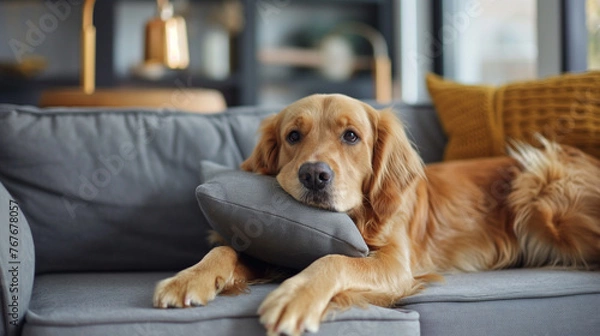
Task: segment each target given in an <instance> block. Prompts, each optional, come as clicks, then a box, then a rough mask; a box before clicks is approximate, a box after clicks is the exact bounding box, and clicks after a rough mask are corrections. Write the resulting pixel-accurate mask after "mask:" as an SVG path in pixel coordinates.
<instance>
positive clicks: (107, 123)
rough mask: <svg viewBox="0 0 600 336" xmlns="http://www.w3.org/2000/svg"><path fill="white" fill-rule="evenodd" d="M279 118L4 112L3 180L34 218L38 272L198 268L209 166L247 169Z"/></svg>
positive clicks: (0, 119)
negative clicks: (202, 168) (270, 121)
mask: <svg viewBox="0 0 600 336" xmlns="http://www.w3.org/2000/svg"><path fill="white" fill-rule="evenodd" d="M273 112H275V111H274V110H260V109H255V110H253V111H250V112H248V111H243V112H231V113H227V114H215V115H200V114H191V113H177V112H168V111H145V110H98V109H96V110H94V109H37V108H31V107H19V106H10V105H3V106H0V179H1V182H2V183H3V184H4V185H5V186H6V189H7V190H8V191H9V192H10V193H11V194H12V195H13V196H14V197H15V199H16V200H17V201H18V202H19V205H20V206H21V209H22V210H23V212H24V214H25V215H26V216H27V219H28V220H29V224H30V227H31V231H32V233H33V238H34V242H35V248H36V271H37V272H38V273H43V272H51V271H77V270H78V271H84V270H129V271H134V270H177V269H181V268H183V267H187V266H189V265H191V264H193V263H196V262H197V261H198V260H200V258H201V257H202V256H203V254H204V253H205V252H206V251H207V250H208V248H209V246H208V243H207V242H206V239H205V237H206V235H207V229H208V228H209V226H208V223H207V222H206V219H204V217H203V216H202V213H201V212H200V209H199V208H198V204H197V202H196V198H195V197H194V189H195V188H196V186H197V185H198V184H200V183H201V182H202V181H201V180H200V177H199V173H198V166H199V163H200V161H201V160H212V161H215V162H218V163H221V164H224V165H227V166H229V167H237V166H238V165H239V164H240V163H241V162H242V160H243V159H244V157H246V156H247V155H249V154H250V152H251V151H252V148H253V144H254V141H255V137H256V129H257V128H258V125H259V123H260V121H261V120H262V118H263V117H264V116H265V115H268V114H270V113H273Z"/></svg>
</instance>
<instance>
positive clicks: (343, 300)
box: [154, 95, 600, 335]
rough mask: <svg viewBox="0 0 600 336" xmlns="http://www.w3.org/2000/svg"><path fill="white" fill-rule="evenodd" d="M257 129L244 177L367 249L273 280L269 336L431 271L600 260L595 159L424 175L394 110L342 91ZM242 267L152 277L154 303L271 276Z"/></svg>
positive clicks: (520, 162)
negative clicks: (309, 171)
mask: <svg viewBox="0 0 600 336" xmlns="http://www.w3.org/2000/svg"><path fill="white" fill-rule="evenodd" d="M292 133H293V134H292ZM261 134H262V136H261V138H260V140H259V143H258V145H257V146H256V148H255V150H254V152H253V153H252V155H251V156H250V158H248V160H246V161H245V162H244V163H243V164H242V168H243V169H245V170H249V171H254V172H258V173H261V174H269V175H275V176H277V180H278V181H279V183H280V184H281V185H282V187H283V188H284V189H285V190H286V191H287V192H288V193H290V194H291V195H292V196H294V197H295V198H296V199H298V200H299V201H302V202H305V203H308V204H311V205H314V206H318V207H323V208H327V209H331V210H335V211H345V212H347V213H348V214H349V215H350V217H351V218H352V219H353V220H354V222H355V223H356V226H357V227H358V229H359V230H360V232H361V234H362V236H363V237H364V239H365V241H366V242H367V244H368V246H369V248H370V250H371V252H370V254H369V256H368V257H366V258H349V257H345V256H341V255H329V256H326V257H323V258H321V259H319V260H317V261H315V262H314V263H313V264H311V265H310V266H309V267H307V268H306V269H304V270H302V271H301V272H300V273H299V274H297V275H295V276H293V277H291V278H289V279H287V280H286V281H284V282H283V283H282V284H281V285H280V286H279V288H277V289H276V290H275V291H273V292H272V293H271V294H269V295H268V296H267V298H266V299H265V300H264V302H263V303H262V305H261V306H260V308H259V314H260V321H261V322H262V323H263V324H264V325H265V327H266V329H267V332H268V333H269V334H273V335H276V334H279V333H286V334H289V335H297V334H301V333H302V332H304V331H316V330H317V329H318V327H319V323H320V321H321V319H322V318H323V316H324V315H325V314H326V312H327V310H328V309H330V308H346V307H348V306H350V305H355V304H358V305H364V304H366V303H372V304H378V305H391V304H394V302H397V301H398V299H400V298H402V297H404V296H406V295H411V294H413V293H415V292H416V291H418V290H419V289H420V288H422V287H423V285H424V284H426V283H427V282H429V281H432V280H435V279H437V278H438V277H439V276H438V274H440V273H446V272H456V271H466V272H475V271H482V270H490V269H499V268H507V267H539V266H564V267H577V268H591V267H597V266H598V264H600V161H598V160H597V159H595V158H592V157H591V156H588V155H586V154H584V153H582V152H581V151H579V150H577V149H574V148H571V147H567V146H561V145H558V144H555V143H552V142H549V141H547V140H545V139H540V142H541V144H542V145H543V146H542V147H543V148H541V149H538V148H534V147H532V146H529V145H525V144H522V143H514V144H512V150H511V155H510V156H509V157H498V158H486V159H474V160H467V161H455V162H447V163H438V164H432V165H429V166H424V165H423V163H422V161H421V159H420V158H419V156H418V154H417V152H416V151H415V150H414V149H413V148H412V146H411V144H410V143H409V141H408V139H407V137H406V134H405V132H404V128H403V126H402V124H401V122H400V121H399V120H398V119H397V118H396V117H395V115H394V114H393V113H392V112H390V111H381V112H380V111H377V110H375V109H373V108H372V107H370V106H369V105H367V104H364V103H362V102H359V101H357V100H354V99H351V98H349V97H345V96H342V95H314V96H310V97H307V98H304V99H302V100H299V101H298V102H296V103H294V104H292V105H290V106H288V107H287V108H285V109H284V110H283V111H282V112H281V113H279V114H277V115H275V116H272V117H270V118H268V119H266V120H265V122H264V123H263V126H262V128H261ZM354 136H356V137H357V138H356V139H357V140H356V141H355V137H354ZM307 162H322V163H325V164H326V165H327V166H328V167H330V168H331V171H332V174H331V175H332V176H329V175H328V176H327V178H330V181H329V182H328V183H330V184H329V185H328V186H327V187H326V188H324V189H323V190H320V191H319V196H318V197H317V196H315V194H316V193H317V192H316V191H314V192H313V191H311V190H308V189H307V188H306V187H305V185H303V182H302V181H301V179H300V178H299V169H300V168H301V166H302V165H303V164H305V163H307ZM307 248H310V247H307ZM244 258H245V257H243V256H242V255H239V254H237V253H236V252H235V251H234V250H233V249H232V248H230V247H227V246H220V247H217V248H215V249H213V250H212V251H211V252H209V253H208V254H207V255H206V256H205V257H204V259H202V261H201V262H199V263H198V264H196V265H194V266H192V267H190V268H188V269H186V270H184V271H182V272H180V273H178V274H177V275H176V276H174V277H172V278H169V279H166V280H163V281H162V282H160V283H159V284H158V285H157V288H156V292H155V296H154V305H155V306H157V307H168V306H174V307H188V306H193V305H197V304H202V305H204V304H206V303H208V301H210V300H212V299H213V298H214V297H215V296H216V295H217V294H219V293H225V292H229V293H232V292H233V293H238V292H240V291H243V290H244V289H245V285H246V284H247V283H249V282H253V281H259V280H261V279H269V278H270V277H271V275H270V274H268V272H269V268H268V267H267V266H265V265H262V264H260V263H256V262H252V261H250V260H248V259H244Z"/></svg>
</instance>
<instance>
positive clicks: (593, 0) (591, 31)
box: [586, 0, 600, 70]
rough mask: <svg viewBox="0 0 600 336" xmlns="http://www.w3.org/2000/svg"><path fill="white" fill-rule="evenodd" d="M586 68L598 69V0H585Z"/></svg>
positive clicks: (599, 45)
mask: <svg viewBox="0 0 600 336" xmlns="http://www.w3.org/2000/svg"><path fill="white" fill-rule="evenodd" d="M586 15H587V29H588V69H590V70H600V0H587V4H586Z"/></svg>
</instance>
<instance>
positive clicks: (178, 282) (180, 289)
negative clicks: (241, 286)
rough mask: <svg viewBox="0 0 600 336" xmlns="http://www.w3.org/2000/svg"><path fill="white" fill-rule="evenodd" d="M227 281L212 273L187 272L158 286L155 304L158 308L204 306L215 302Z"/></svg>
mask: <svg viewBox="0 0 600 336" xmlns="http://www.w3.org/2000/svg"><path fill="white" fill-rule="evenodd" d="M227 281H228V279H226V278H225V277H224V276H219V275H215V274H211V272H202V271H198V270H194V271H191V270H185V271H182V272H179V273H178V274H177V275H175V276H174V277H171V278H167V279H164V280H162V281H161V282H159V283H158V284H157V285H156V289H155V290H154V298H153V304H154V307H157V308H186V307H195V306H204V305H206V304H207V303H208V302H210V301H212V300H214V298H215V297H216V296H217V294H219V293H220V292H221V291H222V290H223V288H224V286H225V284H226V282H227Z"/></svg>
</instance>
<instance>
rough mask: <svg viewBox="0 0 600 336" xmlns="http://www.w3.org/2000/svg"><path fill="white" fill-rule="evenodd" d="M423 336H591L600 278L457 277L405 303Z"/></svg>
mask: <svg viewBox="0 0 600 336" xmlns="http://www.w3.org/2000/svg"><path fill="white" fill-rule="evenodd" d="M400 306H401V307H403V308H404V309H409V310H415V311H417V312H419V314H420V322H421V334H422V335H449V336H452V335H456V336H458V335H507V336H509V335H511V336H512V335H549V336H551V335H557V336H558V335H592V334H595V333H597V332H598V331H600V319H598V309H599V308H600V272H584V271H568V270H558V269H557V270H552V269H510V270H501V271H490V272H479V273H467V274H454V275H449V276H446V278H445V281H444V282H443V283H437V284H433V285H431V286H430V287H429V288H427V289H426V290H425V291H423V292H422V293H420V294H417V295H415V296H411V297H407V298H405V299H403V300H402V301H401V302H400Z"/></svg>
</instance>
